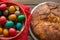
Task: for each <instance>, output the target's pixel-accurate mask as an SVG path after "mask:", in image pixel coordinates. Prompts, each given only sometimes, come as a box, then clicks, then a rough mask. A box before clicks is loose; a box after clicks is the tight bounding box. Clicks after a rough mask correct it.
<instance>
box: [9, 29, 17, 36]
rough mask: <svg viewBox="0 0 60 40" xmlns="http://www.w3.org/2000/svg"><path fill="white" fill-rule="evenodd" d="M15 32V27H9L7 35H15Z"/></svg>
mask: <svg viewBox="0 0 60 40" xmlns="http://www.w3.org/2000/svg"><path fill="white" fill-rule="evenodd" d="M16 34H17V31H16V29H14V28H10V29H9V35H10V36H15V35H16Z"/></svg>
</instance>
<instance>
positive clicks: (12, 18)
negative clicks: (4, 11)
mask: <svg viewBox="0 0 60 40" xmlns="http://www.w3.org/2000/svg"><path fill="white" fill-rule="evenodd" d="M8 18H9V20H16V18H17V17H16V15H15V14H11V15H9V17H8Z"/></svg>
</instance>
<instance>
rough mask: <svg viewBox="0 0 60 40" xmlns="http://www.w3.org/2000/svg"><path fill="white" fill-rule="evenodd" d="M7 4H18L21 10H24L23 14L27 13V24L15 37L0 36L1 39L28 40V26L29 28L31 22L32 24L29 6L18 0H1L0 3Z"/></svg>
mask: <svg viewBox="0 0 60 40" xmlns="http://www.w3.org/2000/svg"><path fill="white" fill-rule="evenodd" d="M2 3H4V4H7V5H8V6H10V5H17V6H19V8H20V11H22V12H23V14H24V15H25V17H26V19H25V25H24V26H23V28H22V29H21V31H20V32H19V33H18V34H17V35H16V36H14V37H3V36H0V39H1V40H28V38H27V36H28V28H29V24H30V17H31V14H30V10H29V7H28V6H25V5H23V4H19V3H16V2H10V1H9V0H0V4H2Z"/></svg>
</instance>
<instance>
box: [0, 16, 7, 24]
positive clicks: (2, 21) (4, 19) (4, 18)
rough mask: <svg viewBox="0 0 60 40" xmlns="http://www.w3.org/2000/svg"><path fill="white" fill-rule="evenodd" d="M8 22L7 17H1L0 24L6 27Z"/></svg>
mask: <svg viewBox="0 0 60 40" xmlns="http://www.w3.org/2000/svg"><path fill="white" fill-rule="evenodd" d="M5 22H6V17H5V16H1V17H0V24H2V25H4V24H5Z"/></svg>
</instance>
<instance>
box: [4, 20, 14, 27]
mask: <svg viewBox="0 0 60 40" xmlns="http://www.w3.org/2000/svg"><path fill="white" fill-rule="evenodd" d="M5 26H6V27H7V28H10V27H12V26H14V22H13V21H7V22H6V24H5Z"/></svg>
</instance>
